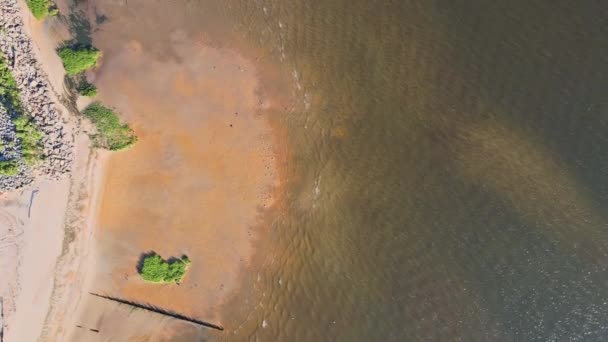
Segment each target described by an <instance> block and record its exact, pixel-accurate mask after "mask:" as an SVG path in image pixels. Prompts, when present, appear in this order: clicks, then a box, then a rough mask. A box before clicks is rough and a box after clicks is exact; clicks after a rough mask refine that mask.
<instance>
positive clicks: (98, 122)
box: [83, 102, 137, 151]
mask: <svg viewBox="0 0 608 342" xmlns="http://www.w3.org/2000/svg"><path fill="white" fill-rule="evenodd" d="M83 114H84V115H85V116H86V117H87V118H89V119H91V121H92V122H93V124H94V125H95V127H96V128H97V132H98V133H97V134H96V135H94V136H93V138H94V140H95V143H96V145H97V146H99V147H103V148H107V149H109V150H112V151H116V150H120V149H123V148H126V147H129V146H131V145H133V144H134V143H135V142H136V141H137V137H136V136H135V133H134V132H133V130H132V129H131V128H130V127H129V126H128V125H126V124H121V123H120V119H119V118H118V115H116V113H114V111H112V110H111V109H110V108H107V107H104V106H103V105H101V104H99V103H98V102H95V103H92V104H91V105H89V106H88V107H87V108H86V109H85V110H84V111H83Z"/></svg>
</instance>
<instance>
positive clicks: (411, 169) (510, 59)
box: [100, 0, 608, 341]
mask: <svg viewBox="0 0 608 342" xmlns="http://www.w3.org/2000/svg"><path fill="white" fill-rule="evenodd" d="M156 4H157V6H158V11H157V12H156V14H155V15H152V16H146V17H144V18H142V17H137V16H136V17H135V18H136V19H135V22H136V23H137V22H139V21H137V20H140V21H141V23H142V25H141V26H139V28H140V29H142V30H143V29H145V24H146V23H148V24H149V23H154V22H155V21H154V20H159V21H160V20H161V18H163V17H164V16H165V15H166V16H167V17H169V18H171V19H170V20H168V21H166V22H164V23H165V24H164V25H165V26H166V32H168V34H167V35H157V36H150V40H151V41H154V42H155V43H154V44H156V45H155V46H157V47H158V48H159V49H160V50H162V49H161V48H162V47H163V46H164V45H163V44H164V42H167V41H168V40H169V39H170V37H171V36H170V33H171V32H173V31H174V30H175V29H177V28H180V27H182V26H183V27H187V30H189V31H190V32H197V31H200V32H201V37H203V38H201V39H207V40H206V42H211V43H213V44H216V45H218V44H219V45H224V46H228V47H229V46H231V45H238V46H248V47H247V49H249V50H247V51H254V50H255V49H259V51H265V52H266V53H270V55H269V56H272V58H270V57H269V58H270V59H271V62H272V64H275V65H276V66H277V68H279V69H280V73H281V74H282V75H283V77H288V78H289V79H290V84H291V85H290V87H289V91H290V92H291V94H292V96H293V99H294V100H293V102H292V103H291V104H290V105H289V106H288V107H287V108H285V110H284V112H283V113H281V116H280V123H281V125H283V126H285V127H287V130H288V132H289V146H290V147H291V152H292V158H291V159H290V162H289V164H288V168H287V171H286V173H287V178H288V184H287V190H286V195H285V196H286V203H287V205H286V207H285V208H283V210H282V212H281V214H280V215H279V216H278V217H277V219H276V221H274V224H273V225H272V229H271V233H270V235H269V236H268V238H267V240H268V241H267V242H266V244H265V245H264V246H268V247H267V248H264V249H259V248H258V250H257V255H256V262H255V263H254V266H252V267H250V268H248V271H247V272H246V273H245V279H243V280H242V281H241V287H240V290H239V291H237V292H236V297H235V298H233V299H232V300H231V301H230V302H229V303H228V305H227V306H226V307H225V309H224V310H225V314H224V316H225V317H226V318H225V321H224V322H223V323H224V325H225V326H226V327H227V331H226V332H225V333H223V334H219V335H211V336H210V338H211V339H217V340H227V341H228V340H229V341H232V340H235V341H240V340H247V339H249V340H253V341H291V340H297V341H321V340H326V341H370V340H375V341H404V340H406V341H410V340H440V341H453V340H462V341H488V340H492V341H522V340H523V341H533V340H538V341H551V340H585V341H594V340H597V341H601V340H605V338H606V336H607V335H608V326H607V325H606V323H605V322H606V321H607V319H608V303H607V302H606V301H605V298H606V295H608V291H607V290H606V286H605V285H606V283H607V281H608V277H607V276H606V260H608V259H607V256H608V255H607V250H606V249H607V248H608V230H607V226H606V222H607V219H608V217H606V214H605V213H606V209H608V196H607V195H608V186H607V185H608V174H607V173H606V172H605V170H607V169H608V153H607V152H606V151H607V150H606V149H605V147H604V146H605V145H606V142H607V139H606V133H605V132H606V131H607V129H608V113H607V111H608V103H607V101H606V94H605V89H607V86H608V72H607V71H608V70H607V69H608V58H607V57H606V56H608V44H605V37H606V35H607V34H608V19H607V18H608V5H607V4H606V3H605V2H600V1H591V2H569V1H509V2H506V3H500V4H499V3H494V2H487V1H474V0H469V1H338V0H332V1H297V2H294V1H276V0H275V1H242V2H241V1H229V2H213V1H208V2H191V1H174V2H172V5H171V6H173V9H172V8H168V7H163V6H167V5H166V4H165V5H163V2H156ZM175 8H178V9H175ZM184 9H186V10H185V11H186V13H187V14H183V12H182V11H184ZM125 13H127V12H125ZM180 13H182V14H181V15H182V19H183V20H181V21H180V20H175V18H179V15H180ZM148 14H149V15H151V14H150V13H148ZM116 15H118V16H120V14H116ZM126 15H127V14H125V16H126ZM128 15H134V14H133V13H129V14H128ZM197 16H201V19H200V20H198V21H197V20H196V18H197ZM205 19H208V20H205ZM108 20H109V21H110V22H111V21H112V20H117V18H112V17H111V16H109V19H108ZM180 25H182V26H180ZM136 27H138V25H135V26H133V28H132V30H137V28H136ZM100 28H101V29H103V25H102V26H100ZM218 37H221V38H218ZM109 53H111V52H109ZM253 55H255V54H253V53H252V54H251V55H250V56H253ZM269 63H270V62H269Z"/></svg>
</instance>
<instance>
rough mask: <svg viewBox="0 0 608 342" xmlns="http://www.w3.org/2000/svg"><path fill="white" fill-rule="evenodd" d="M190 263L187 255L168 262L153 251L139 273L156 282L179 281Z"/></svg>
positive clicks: (145, 278) (144, 277)
mask: <svg viewBox="0 0 608 342" xmlns="http://www.w3.org/2000/svg"><path fill="white" fill-rule="evenodd" d="M190 263H191V261H190V259H188V257H187V256H185V255H184V256H183V257H182V258H181V259H175V260H172V261H171V262H167V261H165V260H163V258H162V257H161V256H160V255H158V254H156V253H152V254H150V255H147V256H146V257H145V258H144V260H143V264H142V267H141V270H140V272H139V274H140V275H141V277H142V278H143V279H144V280H146V281H151V282H154V283H161V282H165V283H171V282H176V283H179V282H180V280H182V278H183V277H184V275H185V274H186V269H187V268H188V265H190Z"/></svg>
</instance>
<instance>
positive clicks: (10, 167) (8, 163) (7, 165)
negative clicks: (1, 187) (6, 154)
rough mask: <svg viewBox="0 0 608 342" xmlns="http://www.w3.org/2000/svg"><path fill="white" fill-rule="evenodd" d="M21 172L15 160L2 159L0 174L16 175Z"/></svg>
mask: <svg viewBox="0 0 608 342" xmlns="http://www.w3.org/2000/svg"><path fill="white" fill-rule="evenodd" d="M18 173H19V164H17V162H16V161H14V160H0V175H2V176H15V175H17V174H18Z"/></svg>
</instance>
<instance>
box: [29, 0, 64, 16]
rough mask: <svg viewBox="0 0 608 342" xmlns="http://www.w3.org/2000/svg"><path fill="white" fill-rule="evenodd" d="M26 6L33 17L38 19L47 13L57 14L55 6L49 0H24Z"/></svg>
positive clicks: (47, 14)
mask: <svg viewBox="0 0 608 342" xmlns="http://www.w3.org/2000/svg"><path fill="white" fill-rule="evenodd" d="M26 3H27V7H29V9H30V11H32V14H33V15H34V17H35V18H36V19H38V20H40V19H44V18H46V17H47V16H49V15H57V13H58V12H57V7H55V4H54V3H52V2H51V1H49V0H26Z"/></svg>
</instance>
